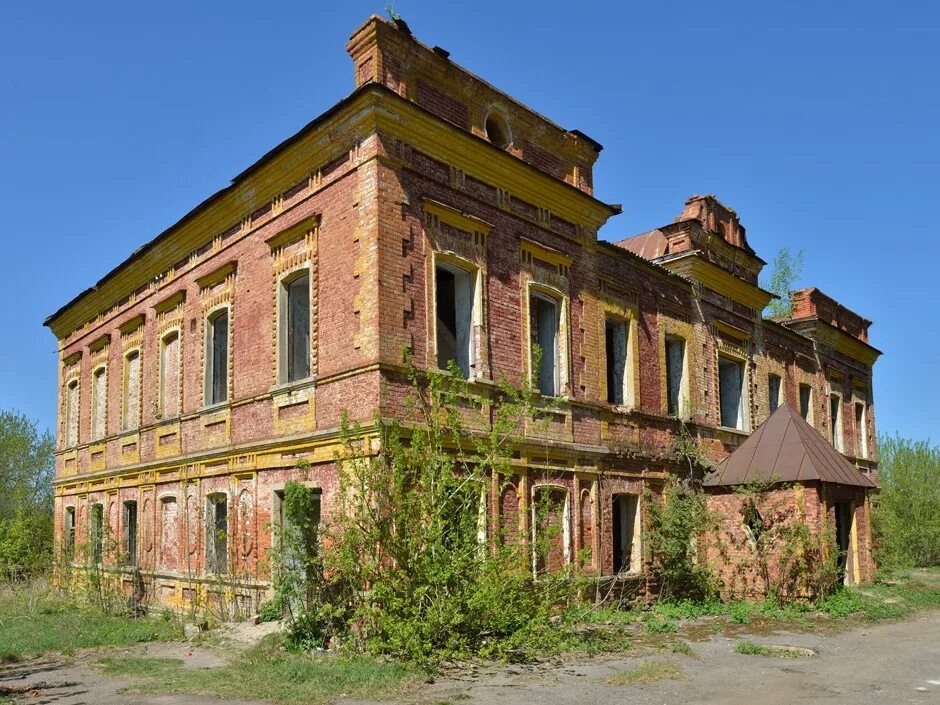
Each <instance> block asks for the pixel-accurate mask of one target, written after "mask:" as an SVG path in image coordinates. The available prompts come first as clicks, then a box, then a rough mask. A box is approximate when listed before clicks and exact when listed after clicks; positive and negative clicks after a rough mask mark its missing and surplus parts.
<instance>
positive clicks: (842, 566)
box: [835, 502, 853, 582]
mask: <svg viewBox="0 0 940 705" xmlns="http://www.w3.org/2000/svg"><path fill="white" fill-rule="evenodd" d="M835 515H836V550H837V551H838V555H837V557H836V569H837V571H838V573H837V574H838V576H839V580H840V581H841V582H851V581H850V579H849V575H850V570H849V569H850V568H851V566H850V558H851V554H850V549H851V540H852V521H853V516H852V507H851V505H850V504H848V503H847V502H836V504H835Z"/></svg>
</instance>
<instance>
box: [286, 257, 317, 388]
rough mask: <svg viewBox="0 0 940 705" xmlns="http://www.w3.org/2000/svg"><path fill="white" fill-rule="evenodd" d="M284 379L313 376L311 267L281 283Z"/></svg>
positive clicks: (296, 379) (294, 380) (290, 379)
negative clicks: (311, 362)
mask: <svg viewBox="0 0 940 705" xmlns="http://www.w3.org/2000/svg"><path fill="white" fill-rule="evenodd" d="M280 318H281V321H280V326H279V330H280V337H281V340H280V370H281V373H280V376H281V379H280V381H281V382H282V383H286V382H297V381H298V380H302V379H306V378H307V377H309V376H310V274H309V272H308V271H307V270H304V271H302V272H301V273H300V274H297V275H295V276H293V277H290V278H287V279H285V280H284V281H283V282H282V283H281V296H280Z"/></svg>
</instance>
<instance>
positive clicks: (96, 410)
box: [91, 367, 108, 441]
mask: <svg viewBox="0 0 940 705" xmlns="http://www.w3.org/2000/svg"><path fill="white" fill-rule="evenodd" d="M107 409H108V370H107V368H106V367H99V368H98V369H97V370H95V372H94V374H93V375H92V384H91V440H93V441H97V440H99V439H101V438H104V437H105V435H106V428H105V424H106V419H107Z"/></svg>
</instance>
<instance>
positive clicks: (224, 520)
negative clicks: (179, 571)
mask: <svg viewBox="0 0 940 705" xmlns="http://www.w3.org/2000/svg"><path fill="white" fill-rule="evenodd" d="M206 504H207V506H206V509H207V511H206V518H207V521H206V569H207V571H208V572H210V573H225V572H226V570H227V569H228V497H226V496H225V495H224V494H221V493H219V494H210V495H209V496H208V497H207V498H206Z"/></svg>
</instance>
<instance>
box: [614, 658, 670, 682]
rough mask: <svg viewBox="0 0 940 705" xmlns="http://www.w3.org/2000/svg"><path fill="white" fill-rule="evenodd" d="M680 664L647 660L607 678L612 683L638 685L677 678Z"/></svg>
mask: <svg viewBox="0 0 940 705" xmlns="http://www.w3.org/2000/svg"><path fill="white" fill-rule="evenodd" d="M681 675H682V666H680V665H679V664H678V663H677V662H676V661H647V662H645V663H643V664H641V665H639V666H637V667H636V668H633V669H630V670H629V671H620V672H618V673H615V674H614V675H612V676H611V677H610V678H608V679H607V682H608V683H611V684H612V685H639V684H642V683H653V682H654V681H660V680H664V679H666V678H679V677H680V676H681Z"/></svg>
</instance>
